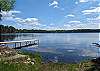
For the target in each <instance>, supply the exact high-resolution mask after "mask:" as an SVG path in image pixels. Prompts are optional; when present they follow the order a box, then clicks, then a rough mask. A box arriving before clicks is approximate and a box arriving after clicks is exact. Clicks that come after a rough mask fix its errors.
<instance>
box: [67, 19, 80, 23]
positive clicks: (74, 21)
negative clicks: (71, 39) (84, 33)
mask: <svg viewBox="0 0 100 71" xmlns="http://www.w3.org/2000/svg"><path fill="white" fill-rule="evenodd" d="M68 23H81V22H80V21H76V20H75V21H69V22H68Z"/></svg>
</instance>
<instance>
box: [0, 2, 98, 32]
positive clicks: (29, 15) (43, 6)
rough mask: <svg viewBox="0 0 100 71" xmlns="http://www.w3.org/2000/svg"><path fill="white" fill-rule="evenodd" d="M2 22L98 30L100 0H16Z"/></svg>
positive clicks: (5, 13) (59, 28)
mask: <svg viewBox="0 0 100 71" xmlns="http://www.w3.org/2000/svg"><path fill="white" fill-rule="evenodd" d="M1 14H2V15H3V17H2V21H1V22H0V24H4V25H10V26H14V27H16V28H18V29H44V30H45V29H46V30H70V29H98V28H100V25H99V24H100V0H16V4H15V7H14V9H13V10H11V11H7V12H6V11H2V12H1Z"/></svg>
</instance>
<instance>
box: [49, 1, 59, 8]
mask: <svg viewBox="0 0 100 71" xmlns="http://www.w3.org/2000/svg"><path fill="white" fill-rule="evenodd" d="M58 4H59V3H58V1H56V0H54V1H53V2H51V3H49V6H53V8H59V6H58Z"/></svg>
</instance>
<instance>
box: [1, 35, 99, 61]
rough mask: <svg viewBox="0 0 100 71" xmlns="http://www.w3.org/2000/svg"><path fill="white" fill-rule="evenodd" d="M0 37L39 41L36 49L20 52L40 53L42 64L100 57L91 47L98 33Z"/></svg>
mask: <svg viewBox="0 0 100 71" xmlns="http://www.w3.org/2000/svg"><path fill="white" fill-rule="evenodd" d="M1 37H2V38H1V41H14V40H32V39H39V47H38V48H31V47H32V46H31V47H30V48H22V50H26V51H30V52H33V53H34V52H35V51H36V52H40V54H41V56H42V59H43V61H44V62H48V61H53V62H66V63H77V62H80V61H83V60H86V59H91V58H93V57H98V56H99V55H100V53H99V51H98V50H99V49H98V48H96V47H94V46H92V45H91V43H93V42H98V41H99V33H16V34H2V35H1ZM10 46H11V45H10Z"/></svg>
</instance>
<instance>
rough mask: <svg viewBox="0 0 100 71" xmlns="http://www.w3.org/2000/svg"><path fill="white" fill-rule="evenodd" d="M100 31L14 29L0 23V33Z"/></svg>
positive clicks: (80, 30)
mask: <svg viewBox="0 0 100 71" xmlns="http://www.w3.org/2000/svg"><path fill="white" fill-rule="evenodd" d="M89 32H93V33H95V32H100V29H73V30H41V29H40V30H36V29H31V30H28V29H16V28H15V27H13V26H4V25H0V33H89Z"/></svg>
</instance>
